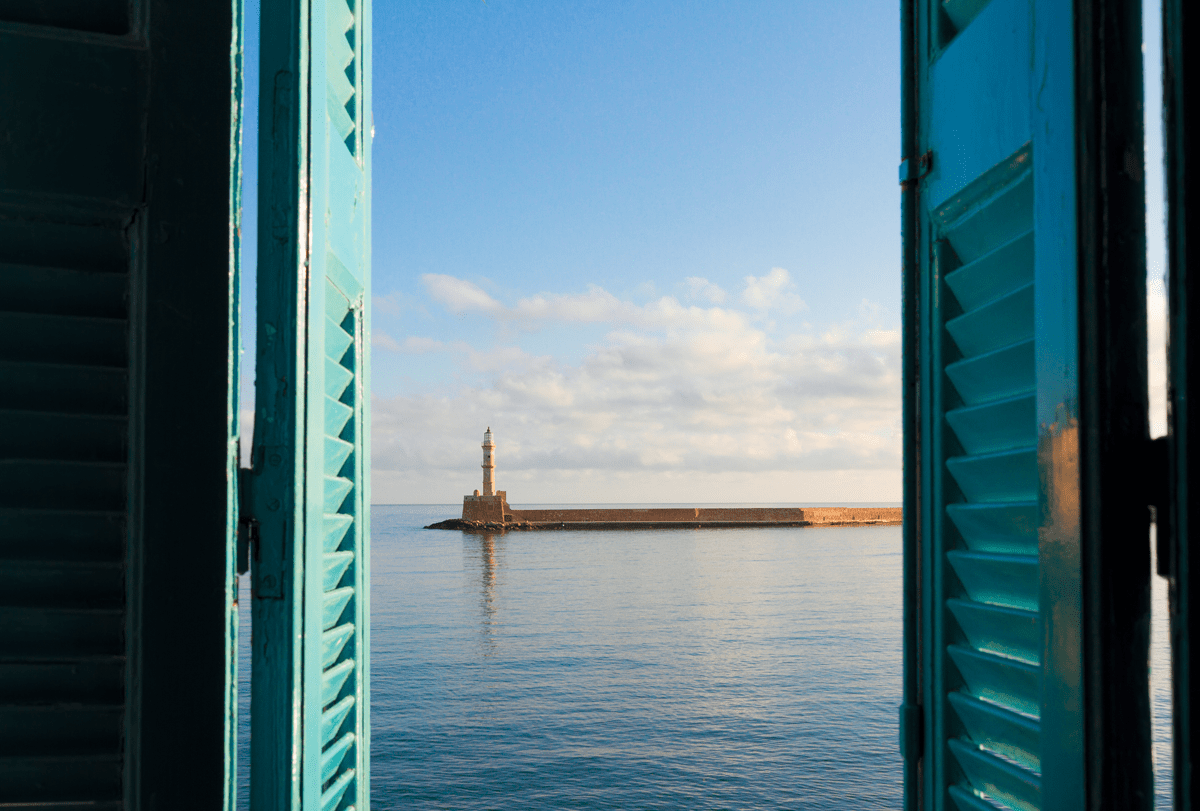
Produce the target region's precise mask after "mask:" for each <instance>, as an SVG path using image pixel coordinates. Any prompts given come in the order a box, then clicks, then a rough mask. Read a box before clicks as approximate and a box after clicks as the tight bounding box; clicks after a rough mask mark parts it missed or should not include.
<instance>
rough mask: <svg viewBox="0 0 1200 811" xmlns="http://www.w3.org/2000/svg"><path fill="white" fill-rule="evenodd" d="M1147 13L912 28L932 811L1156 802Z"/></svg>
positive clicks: (909, 58) (1028, 12)
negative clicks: (1128, 484)
mask: <svg viewBox="0 0 1200 811" xmlns="http://www.w3.org/2000/svg"><path fill="white" fill-rule="evenodd" d="M1136 12H1137V9H1136V7H1135V5H1134V4H1129V3H1104V2H1083V1H1082V0H1081V2H1077V3H1075V4H1071V3H1054V2H1049V0H1034V2H1032V3H1031V2H1028V0H970V1H968V0H917V1H916V2H913V3H911V4H909V5H908V6H907V7H906V14H905V23H904V24H905V26H906V27H905V32H904V36H905V50H906V57H905V58H906V64H905V71H906V94H907V97H906V99H905V140H904V150H905V157H906V160H905V162H904V163H903V164H902V167H901V183H902V185H903V186H904V189H905V190H904V203H903V205H904V218H905V330H906V339H905V352H906V360H905V374H906V387H905V397H906V403H905V420H906V423H905V425H906V460H905V479H906V494H905V499H906V503H905V510H906V515H905V520H906V531H905V543H906V551H905V554H906V566H905V571H906V578H907V583H906V592H905V593H906V598H907V600H908V604H906V624H907V627H906V636H905V649H906V669H907V672H906V678H905V704H904V706H903V708H902V733H901V734H902V749H903V750H904V757H905V761H906V807H907V808H910V809H917V808H923V809H942V808H957V809H960V811H969V810H972V811H973V810H976V809H989V808H1013V809H1037V808H1046V809H1066V808H1084V807H1085V806H1086V807H1097V808H1098V807H1121V808H1136V807H1150V804H1151V802H1152V801H1151V799H1150V792H1149V791H1148V788H1149V779H1150V778H1149V747H1148V743H1147V741H1148V697H1147V686H1146V678H1147V673H1146V665H1145V663H1146V645H1147V636H1146V632H1145V628H1144V625H1139V623H1142V622H1143V621H1144V620H1145V617H1146V614H1147V612H1148V573H1147V560H1148V548H1147V546H1146V542H1145V539H1146V531H1147V518H1146V515H1147V512H1146V510H1145V505H1146V499H1145V498H1144V493H1142V492H1138V488H1136V487H1135V488H1133V491H1132V492H1130V491H1129V489H1128V488H1127V489H1126V492H1125V493H1124V495H1123V496H1122V495H1120V491H1119V488H1117V487H1116V486H1115V483H1116V480H1117V479H1118V478H1120V477H1121V476H1123V475H1124V476H1126V477H1127V476H1128V473H1127V471H1123V470H1121V469H1120V466H1121V465H1129V464H1134V463H1136V462H1138V461H1140V460H1141V459H1142V458H1143V457H1142V456H1140V454H1142V453H1143V452H1144V450H1145V445H1146V396H1145V359H1144V358H1145V352H1144V347H1145V343H1144V341H1145V338H1144V335H1145V313H1144V299H1145V286H1144V285H1145V280H1144V235H1143V230H1142V229H1143V225H1142V223H1141V221H1140V220H1139V218H1138V216H1137V214H1138V209H1139V208H1140V204H1141V182H1142V181H1141V174H1140V160H1141V155H1142V152H1141V137H1140V132H1141V125H1140V115H1141V113H1140V109H1141V108H1140V104H1137V103H1136V102H1137V98H1136V97H1135V96H1136V93H1140V89H1139V88H1138V82H1139V81H1140V63H1139V62H1138V61H1137V60H1138V59H1139V58H1140V56H1139V54H1140V50H1139V48H1138V46H1139V45H1140V38H1139V36H1138V34H1139V31H1140V29H1139V27H1138V23H1137V16H1136ZM1101 32H1102V33H1103V34H1104V35H1105V36H1106V37H1107V38H1108V39H1107V41H1106V44H1105V47H1100V46H1099V45H1098V38H1099V37H1100V34H1101ZM1101 65H1103V67H1104V68H1105V70H1101V69H1100V66H1101ZM1105 71H1107V73H1106V72H1105ZM1122 94H1124V95H1122ZM1104 101H1107V102H1108V104H1109V106H1108V107H1107V108H1106V107H1105V106H1104V104H1103V102H1104ZM1105 115H1107V116H1108V118H1107V119H1103V123H1104V124H1105V125H1107V127H1108V129H1107V130H1105V129H1104V127H1101V126H1099V125H1098V123H1097V122H1100V121H1101V119H1102V117H1103V116H1105ZM1131 155H1132V158H1131V157H1130V156H1131ZM1114 157H1115V158H1116V160H1115V161H1114ZM1121 159H1124V160H1125V161H1126V167H1125V168H1126V169H1127V170H1128V171H1124V170H1123V169H1122V167H1121V165H1120V163H1119V161H1120V160H1121ZM1130 160H1134V161H1137V162H1138V163H1137V164H1136V165H1133V166H1130V165H1129V163H1128V162H1129V161H1130ZM1117 243H1119V244H1117ZM1139 249H1141V251H1142V253H1139ZM1139 327H1140V329H1141V333H1140V336H1141V337H1140V339H1139V337H1138V336H1139V333H1138V329H1139ZM1139 351H1140V352H1141V355H1140V357H1139V355H1138V352H1139ZM1139 375H1140V377H1139ZM1139 386H1140V389H1139ZM1122 657H1124V658H1123V661H1122ZM1139 663H1140V664H1139ZM1119 696H1120V698H1118V697H1119ZM1139 746H1141V748H1140V749H1139ZM1114 802H1115V805H1106V803H1114Z"/></svg>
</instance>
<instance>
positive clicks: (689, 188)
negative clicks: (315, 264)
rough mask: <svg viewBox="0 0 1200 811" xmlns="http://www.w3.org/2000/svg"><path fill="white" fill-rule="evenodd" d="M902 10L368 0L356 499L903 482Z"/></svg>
mask: <svg viewBox="0 0 1200 811" xmlns="http://www.w3.org/2000/svg"><path fill="white" fill-rule="evenodd" d="M898 14H899V3H896V2H894V0H872V1H871V2H839V3H829V2H815V1H814V2H797V1H796V0H793V1H792V2H770V0H756V2H738V3H734V2H717V1H716V0H709V1H708V2H705V3H694V2H691V3H685V2H669V1H667V0H656V2H653V3H634V2H604V3H601V2H585V1H582V0H581V1H579V2H570V3H566V2H563V3H548V2H526V1H522V0H487V2H483V1H482V0H437V1H436V2H415V1H414V2H377V3H375V4H374V52H373V53H374V84H373V92H374V99H373V102H374V123H375V139H374V143H373V160H374V168H373V184H374V188H373V195H374V196H373V203H372V205H373V284H374V309H373V318H374V338H373V354H372V364H373V375H374V378H373V393H374V398H373V409H374V411H373V420H374V432H373V455H374V498H375V500H376V501H377V502H384V503H386V502H408V503H419V502H433V503H439V502H453V501H455V500H457V499H458V498H459V497H460V496H461V495H462V494H463V493H467V492H470V491H471V490H472V489H474V488H475V487H477V486H478V482H477V479H478V478H479V467H478V465H479V458H478V457H479V442H480V439H481V435H482V432H483V430H484V428H485V427H487V426H488V425H490V426H491V427H492V428H493V429H494V431H495V432H496V437H497V442H498V445H499V448H498V472H497V479H498V485H499V487H501V488H502V489H507V491H508V493H509V499H510V501H511V502H512V503H514V504H520V503H534V502H659V501H662V502H721V501H737V502H774V501H788V502H824V501H896V500H898V499H899V498H900V436H899V431H900V425H899V418H900V399H899V343H898V338H899V296H900V285H899V270H898V257H899V206H898V203H899V196H898V187H897V185H896V166H897V164H898V163H899V158H900V155H899V153H898V148H899V87H900V83H899V36H898V29H899V20H898ZM249 33H250V36H249V37H248V40H253V39H254V36H255V34H256V32H254V31H253V30H252V31H251V32H249ZM250 56H251V61H253V54H250ZM248 78H249V79H250V81H248V86H249V87H252V88H253V87H255V86H256V82H257V78H256V77H255V76H251V77H248ZM250 113H251V114H253V110H251V111H250ZM248 132H249V130H248ZM252 141H253V139H252V138H251V137H249V136H248V137H247V139H246V144H247V155H246V158H247V181H248V188H249V187H250V186H249V183H250V182H252V181H253V173H254V163H255V161H254V157H255V156H254V155H253V145H252ZM247 203H248V205H247V212H246V229H247V231H248V232H250V233H252V229H253V225H254V212H253V210H252V208H253V205H252V199H251V196H248V199H247ZM247 243H248V244H252V240H250V239H248V240H247ZM244 264H245V267H246V268H247V269H248V270H249V269H251V268H252V267H253V250H252V248H251V249H250V250H248V252H247V255H246V257H245V262H244ZM251 275H252V274H250V273H248V274H247V276H248V277H249V276H251ZM1153 275H1154V274H1153V272H1152V276H1153ZM1159 275H1161V271H1160V272H1159ZM248 292H249V291H248ZM250 299H251V301H252V297H250ZM247 313H248V311H247ZM249 340H250V339H249V338H248V339H247V343H248V341H249ZM252 357H253V356H252V354H249V353H248V354H247V356H246V360H247V361H249V360H250V359H251V358H252Z"/></svg>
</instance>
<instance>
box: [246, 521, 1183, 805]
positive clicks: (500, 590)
mask: <svg viewBox="0 0 1200 811" xmlns="http://www.w3.org/2000/svg"><path fill="white" fill-rule="evenodd" d="M457 510H458V508H457V507H454V506H376V507H374V508H373V511H372V522H373V527H372V530H373V532H372V535H373V538H372V594H371V599H372V659H371V667H372V673H371V676H372V680H371V690H372V707H371V713H372V736H371V740H372V762H371V769H372V807H373V808H374V809H375V811H384V810H385V809H522V810H524V809H564V808H571V809H633V808H647V809H710V808H711V809H718V808H738V809H742V808H746V809H750V808H764V809H766V808H769V809H827V808H828V809H835V808H836V809H846V808H854V809H874V808H898V807H899V805H900V788H901V786H900V759H899V754H898V750H897V745H896V715H897V706H898V704H899V703H900V529H899V527H837V528H801V529H795V528H771V529H729V530H712V529H705V530H661V531H654V530H639V531H627V532H618V531H613V532H609V531H596V532H593V531H588V532H579V531H575V532H572V531H564V532H515V533H508V534H504V535H474V534H466V533H461V532H450V531H435V530H423V529H421V527H422V526H424V525H425V524H428V523H431V522H433V521H435V520H440V519H442V518H447V517H452V516H454V515H455V513H456V512H457ZM1156 581H1158V578H1156ZM1155 588H1156V594H1155V598H1156V600H1162V599H1165V598H1164V597H1163V595H1162V593H1161V586H1160V583H1159V582H1156V583H1155ZM244 596H245V595H244ZM247 604H248V601H247V600H243V602H242V605H243V606H246V605H247ZM248 619H249V617H248V616H246V612H243V622H244V623H246V622H248ZM247 630H248V628H247V626H245V625H243V635H242V643H243V644H242V649H243V656H242V667H243V668H244V669H243V671H242V672H243V674H247V673H248V668H249V661H248V646H247V645H246V642H247V641H248V638H249V634H248V632H247ZM1164 631H1165V626H1164V625H1163V620H1162V613H1161V612H1160V613H1159V615H1158V616H1156V622H1155V626H1154V634H1155V635H1154V650H1153V655H1152V664H1153V667H1154V675H1155V683H1154V688H1153V689H1154V707H1155V713H1156V729H1155V731H1156V750H1155V756H1156V766H1157V771H1158V772H1159V776H1160V781H1159V792H1158V793H1159V804H1160V807H1163V808H1166V807H1169V798H1170V791H1169V785H1168V783H1169V773H1170V772H1169V770H1170V762H1169V754H1170V748H1169V729H1168V724H1169V700H1170V697H1169V684H1168V683H1167V682H1166V679H1165V677H1164V676H1165V674H1167V673H1168V667H1169V665H1168V662H1169V659H1168V658H1167V654H1166V643H1167V641H1166V637H1165V633H1164ZM242 684H243V696H242V698H243V701H242V703H243V713H242V719H243V734H242V746H241V747H240V748H241V749H242V754H241V755H240V760H241V762H242V763H243V764H244V763H245V762H246V760H245V748H246V747H245V743H246V735H247V731H246V729H245V724H244V721H245V719H246V717H247V715H248V713H247V712H246V709H247V702H248V695H247V691H246V689H245V687H246V686H247V684H248V678H243V680H242ZM242 789H243V790H242V792H241V795H242V797H241V800H242V804H243V807H244V797H245V791H244V790H245V786H244V781H243V786H242Z"/></svg>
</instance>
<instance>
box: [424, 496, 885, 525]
mask: <svg viewBox="0 0 1200 811" xmlns="http://www.w3.org/2000/svg"><path fill="white" fill-rule="evenodd" d="M899 523H901V510H900V508H899V507H647V508H645V509H637V508H622V509H562V510H556V509H549V510H520V509H514V508H512V507H509V506H508V505H507V503H504V506H503V511H502V512H500V513H499V514H498V515H497V514H492V515H473V514H472V511H471V510H469V509H464V515H463V517H462V518H453V519H450V520H448V521H439V522H438V523H436V524H430V525H429V526H428V527H426V529H458V530H489V531H495V530H537V529H557V530H562V529H584V530H586V529H672V528H675V529H697V528H704V527H725V528H733V527H766V526H792V527H811V526H830V527H834V526H863V525H874V526H894V525H897V524H899Z"/></svg>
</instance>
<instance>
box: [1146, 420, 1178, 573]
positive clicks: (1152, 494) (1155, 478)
mask: <svg viewBox="0 0 1200 811" xmlns="http://www.w3.org/2000/svg"><path fill="white" fill-rule="evenodd" d="M1142 470H1144V471H1146V479H1145V486H1146V503H1147V506H1148V507H1149V508H1150V515H1151V519H1152V520H1153V521H1154V525H1155V528H1154V552H1155V557H1156V558H1157V559H1158V566H1157V569H1158V573H1159V574H1160V575H1161V576H1163V577H1173V576H1174V575H1175V565H1174V563H1175V562H1174V560H1173V558H1174V555H1172V554H1171V456H1170V452H1169V449H1168V446H1167V437H1165V436H1160V437H1159V438H1158V439H1152V440H1150V441H1149V442H1148V443H1146V458H1145V460H1144V461H1143V464H1142Z"/></svg>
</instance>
